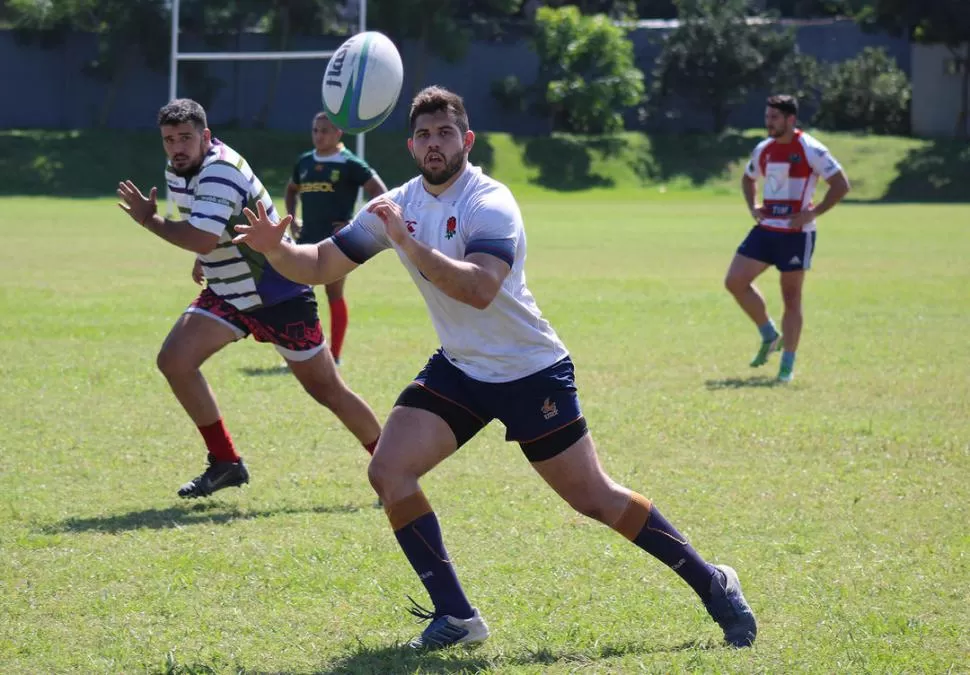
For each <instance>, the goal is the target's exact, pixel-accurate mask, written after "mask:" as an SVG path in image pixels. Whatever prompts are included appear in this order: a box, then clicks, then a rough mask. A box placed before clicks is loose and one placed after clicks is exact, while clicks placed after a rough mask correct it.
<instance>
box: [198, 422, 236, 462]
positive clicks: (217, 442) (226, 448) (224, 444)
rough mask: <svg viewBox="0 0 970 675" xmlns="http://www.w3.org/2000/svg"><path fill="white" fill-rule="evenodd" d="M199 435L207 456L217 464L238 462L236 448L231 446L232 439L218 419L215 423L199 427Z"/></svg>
mask: <svg viewBox="0 0 970 675" xmlns="http://www.w3.org/2000/svg"><path fill="white" fill-rule="evenodd" d="M199 433H201V434H202V438H203V439H204V440H205V447H207V448H208V449H209V454H210V455H212V456H213V457H215V458H216V461H219V462H238V461H239V455H237V454H236V446H234V445H233V444H232V437H231V436H230V435H229V430H228V429H226V425H225V424H223V423H222V418H221V417H220V418H219V420H218V421H217V422H213V423H212V424H208V425H206V426H204V427H199Z"/></svg>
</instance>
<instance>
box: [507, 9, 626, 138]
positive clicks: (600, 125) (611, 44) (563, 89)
mask: <svg viewBox="0 0 970 675" xmlns="http://www.w3.org/2000/svg"><path fill="white" fill-rule="evenodd" d="M533 42H534V44H535V48H536V53H537V54H538V56H539V74H538V77H537V79H536V82H535V84H533V85H531V86H529V87H523V86H522V85H521V84H520V83H519V81H518V79H517V78H516V77H514V76H509V77H506V78H504V79H502V80H499V81H497V82H494V83H492V95H493V96H495V98H496V99H498V101H499V103H500V104H502V105H503V107H505V108H506V109H513V110H517V111H524V110H527V109H531V110H534V111H536V112H538V113H539V114H542V115H544V116H546V117H548V119H549V121H550V127H551V128H552V129H553V130H562V131H571V132H576V133H590V134H592V133H604V132H606V133H610V132H615V131H620V130H622V129H623V115H622V111H623V109H624V108H630V107H631V106H635V105H636V104H638V103H640V102H641V100H642V99H643V94H644V86H643V73H642V72H641V71H640V70H639V69H638V68H636V67H635V66H634V65H633V45H632V44H631V43H630V41H629V40H627V39H626V35H625V31H624V30H623V29H622V28H620V27H619V26H617V25H615V24H614V23H613V22H612V21H610V19H609V18H607V17H606V16H605V15H602V14H599V15H596V16H583V15H582V14H581V13H580V11H579V9H578V8H577V7H574V6H565V7H561V8H558V9H553V8H551V7H541V8H540V9H539V10H538V12H537V13H536V33H535V36H534V37H533Z"/></svg>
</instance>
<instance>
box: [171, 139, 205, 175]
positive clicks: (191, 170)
mask: <svg viewBox="0 0 970 675" xmlns="http://www.w3.org/2000/svg"><path fill="white" fill-rule="evenodd" d="M176 157H177V158H178V159H182V158H184V159H189V157H188V155H176ZM204 159H205V144H204V143H202V142H200V143H199V161H198V162H190V163H188V164H185V165H184V166H183V168H181V169H179V168H178V167H176V166H175V159H174V158H173V159H171V160H169V161H170V163H171V165H172V172H173V173H174V174H175V175H176V176H178V177H179V178H191V177H192V176H194V175H195V174H197V173H198V172H199V169H201V168H202V160H204Z"/></svg>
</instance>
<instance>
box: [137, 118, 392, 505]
mask: <svg viewBox="0 0 970 675" xmlns="http://www.w3.org/2000/svg"><path fill="white" fill-rule="evenodd" d="M158 126H159V128H160V130H161V134H162V143H163V146H164V148H165V153H166V155H167V156H168V159H169V162H168V167H167V169H166V172H165V173H166V179H167V181H168V187H169V190H170V191H171V192H172V194H173V196H174V198H175V202H176V205H177V206H178V208H179V212H180V214H181V216H182V217H183V218H184V220H169V219H167V218H163V217H162V216H160V215H158V213H157V204H156V195H157V190H156V189H155V188H154V187H153V188H152V189H151V191H150V192H149V195H148V196H147V197H146V196H145V195H144V194H143V193H142V192H141V190H139V189H138V187H137V186H136V185H135V184H134V183H132V182H131V181H130V180H128V181H124V182H123V183H120V184H119V185H118V196H119V197H120V198H121V199H122V203H120V204H119V206H121V208H122V210H124V211H125V212H126V213H127V214H128V215H129V216H131V217H132V219H133V220H134V221H135V222H137V223H138V224H139V225H141V226H143V227H144V228H145V229H147V230H149V231H150V232H152V233H154V234H156V235H158V236H159V237H161V238H162V239H164V240H165V241H167V242H169V243H170V244H174V245H175V246H178V247H180V248H184V249H187V250H189V251H192V252H194V253H196V254H197V256H198V259H199V261H200V262H201V268H202V271H203V272H204V274H205V278H206V281H207V285H206V287H205V288H204V289H203V290H202V292H201V293H200V294H199V297H198V298H196V300H195V301H194V302H193V303H192V305H191V306H190V307H189V308H188V309H187V310H186V311H185V313H184V314H182V316H181V317H179V319H178V320H177V321H176V322H175V325H174V326H173V327H172V330H171V332H170V333H169V334H168V337H167V338H166V339H165V342H164V344H163V345H162V348H161V351H160V352H159V354H158V359H157V363H158V368H159V370H161V371H162V374H163V375H164V376H165V378H166V379H167V380H168V383H169V385H170V386H171V388H172V391H173V392H174V394H175V396H176V398H177V399H178V400H179V402H180V403H181V404H182V407H183V408H184V409H185V412H186V413H188V415H189V417H191V418H192V421H193V422H195V424H196V426H197V427H198V428H199V432H200V433H201V434H202V438H203V440H204V441H205V444H206V448H207V450H208V460H209V461H208V466H207V468H206V469H205V471H204V472H203V473H202V474H201V475H199V476H198V477H196V478H194V479H192V480H190V481H189V482H187V483H186V484H184V485H183V486H182V487H181V488H180V489H179V491H178V494H179V496H180V497H184V498H195V497H207V496H209V495H210V494H212V493H213V492H215V491H216V490H221V489H223V488H227V487H234V486H241V485H242V484H243V483H248V482H249V471H248V469H247V468H246V465H245V463H244V462H243V460H242V458H241V457H240V456H239V454H238V453H237V452H236V448H235V445H234V443H233V441H232V437H231V436H230V434H229V431H228V430H227V429H226V426H225V423H224V422H223V419H222V413H221V412H220V411H219V406H218V404H217V403H216V399H215V395H214V394H213V393H212V390H211V389H210V388H209V384H208V383H207V382H206V380H205V378H204V377H203V376H202V372H201V371H200V368H201V367H202V364H203V363H205V361H206V360H207V359H208V358H209V357H210V356H212V355H213V354H215V353H216V352H218V351H219V350H220V349H222V348H223V347H225V346H226V345H228V344H229V343H230V342H234V341H236V340H239V339H241V338H244V337H245V336H247V335H249V334H250V333H251V334H252V335H253V337H254V338H255V339H256V340H257V341H258V342H270V343H272V344H274V345H275V346H276V349H277V351H279V353H280V354H281V355H282V356H283V358H285V359H286V362H287V364H288V366H289V369H290V371H291V372H292V373H293V374H294V375H295V376H296V378H297V380H299V381H300V384H302V385H303V388H304V389H305V390H306V391H307V393H309V394H310V395H311V396H312V397H313V398H314V399H316V400H317V401H318V402H319V403H321V404H323V405H324V406H326V407H327V408H329V409H330V410H331V411H333V413H334V414H335V415H336V416H337V417H338V418H339V419H340V421H341V422H343V424H344V425H345V426H346V427H347V428H348V429H349V430H350V431H351V432H352V433H353V434H354V435H355V436H356V437H357V440H359V441H360V443H361V444H362V445H363V446H364V447H365V449H367V451H368V452H370V453H373V451H374V448H375V447H376V445H377V437H378V436H379V435H380V423H379V422H378V421H377V417H376V416H375V415H374V412H373V411H372V410H371V409H370V407H369V406H368V405H367V403H366V402H365V401H364V400H363V399H361V398H360V397H359V396H358V395H357V394H355V393H354V392H352V391H351V390H350V389H349V388H348V387H347V386H346V385H345V384H344V382H343V380H341V378H340V375H339V374H338V373H337V370H336V367H335V365H334V362H333V358H332V357H331V355H330V350H328V349H326V342H325V341H324V338H323V330H322V329H321V327H320V321H319V318H318V316H317V302H316V297H315V296H314V294H313V290H312V289H310V287H308V286H306V285H304V284H298V283H294V282H292V281H290V280H289V279H286V278H284V277H282V276H281V275H280V274H279V273H278V272H277V271H276V270H275V269H273V266H272V265H271V264H270V263H268V262H267V261H266V259H265V257H264V256H263V255H262V254H260V253H258V252H256V251H253V250H251V249H250V248H249V247H248V246H246V245H245V244H236V243H234V242H233V241H232V236H233V235H234V232H233V230H232V227H233V225H234V224H236V223H238V222H245V218H244V216H243V215H242V211H243V209H244V208H246V207H250V208H251V207H253V206H254V205H255V204H257V203H258V204H259V205H260V208H261V209H262V211H263V212H265V213H267V217H270V218H273V219H276V217H277V216H276V211H275V209H274V207H273V202H272V200H271V199H270V197H269V194H267V192H266V189H265V188H264V187H263V184H262V183H261V182H260V180H259V178H258V177H257V176H256V175H255V174H254V173H253V171H252V169H250V167H249V164H248V163H247V162H246V160H245V159H243V158H242V157H241V156H240V155H239V154H238V153H237V152H236V151H235V150H233V149H232V148H230V147H228V146H227V145H225V144H224V143H221V142H220V141H218V140H217V139H215V138H212V135H211V132H210V131H209V129H208V126H207V122H206V114H205V110H204V109H203V108H202V106H201V105H199V104H198V103H196V102H195V101H192V100H190V99H176V100H174V101H171V102H170V103H168V104H166V105H165V106H163V107H162V109H161V110H160V111H159V113H158Z"/></svg>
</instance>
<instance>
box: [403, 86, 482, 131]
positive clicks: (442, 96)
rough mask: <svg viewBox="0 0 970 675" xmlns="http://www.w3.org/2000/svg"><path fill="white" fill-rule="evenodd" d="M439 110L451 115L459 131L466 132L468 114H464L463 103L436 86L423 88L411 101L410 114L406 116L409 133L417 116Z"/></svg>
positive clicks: (452, 93)
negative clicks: (409, 128)
mask: <svg viewBox="0 0 970 675" xmlns="http://www.w3.org/2000/svg"><path fill="white" fill-rule="evenodd" d="M439 110H446V111H447V112H448V114H449V115H451V119H452V120H453V121H454V123H455V126H456V127H458V130H459V131H461V132H462V133H464V132H466V131H468V113H466V112H465V102H464V101H463V100H462V98H461V96H459V95H458V94H456V93H455V92H453V91H448V90H447V89H445V88H444V87H438V86H431V87H425V88H424V89H422V90H421V91H419V92H418V94H417V96H415V97H414V100H413V101H411V114H410V115H408V124H409V125H410V127H411V131H412V132H413V131H414V123H415V122H416V121H417V119H418V115H425V114H428V113H436V112H438V111H439Z"/></svg>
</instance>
